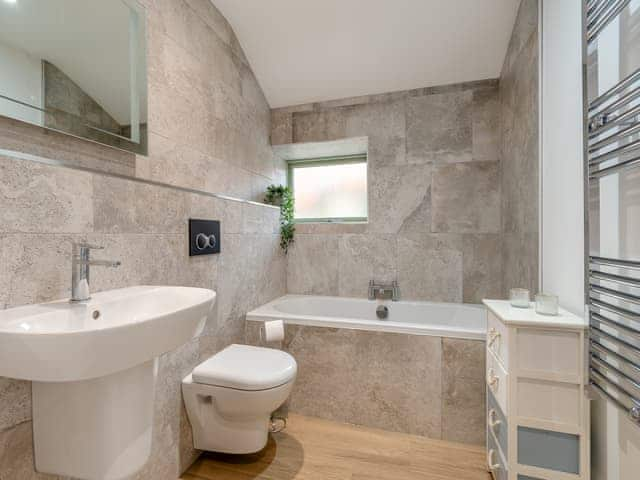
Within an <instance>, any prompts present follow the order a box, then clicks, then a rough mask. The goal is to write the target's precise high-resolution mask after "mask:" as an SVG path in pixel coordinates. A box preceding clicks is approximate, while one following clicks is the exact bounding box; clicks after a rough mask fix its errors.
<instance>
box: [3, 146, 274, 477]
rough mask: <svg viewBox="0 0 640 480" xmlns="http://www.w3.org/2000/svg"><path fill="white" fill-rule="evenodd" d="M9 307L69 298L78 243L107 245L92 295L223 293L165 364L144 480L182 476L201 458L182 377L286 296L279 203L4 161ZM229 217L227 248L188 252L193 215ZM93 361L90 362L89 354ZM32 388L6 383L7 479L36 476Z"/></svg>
mask: <svg viewBox="0 0 640 480" xmlns="http://www.w3.org/2000/svg"><path fill="white" fill-rule="evenodd" d="M0 178H2V182H1V183H0V212H2V215H0V266H1V268H0V306H4V307H13V306H17V305H23V304H28V303H35V302H42V301H47V300H53V299H58V298H64V297H67V296H68V295H69V289H70V279H71V243H72V242H73V241H78V240H88V241H90V242H91V243H97V244H100V245H104V247H105V250H103V251H100V252H97V253H96V254H95V256H96V258H107V259H114V260H120V261H121V262H122V266H121V267H120V268H117V269H106V268H100V267H94V268H93V269H92V272H91V280H92V289H93V290H105V289H111V288H119V287H125V286H130V285H141V284H142V285H156V284H160V285H184V286H197V287H204V288H211V289H214V290H216V291H217V293H218V297H217V302H216V309H215V310H214V313H213V314H212V315H211V317H210V319H209V323H208V325H207V327H206V329H205V331H204V333H203V334H202V336H200V337H199V338H197V339H195V340H193V341H192V342H190V343H189V344H187V345H185V346H184V347H182V348H179V349H178V350H176V351H174V352H170V353H168V354H166V355H163V356H162V357H161V359H160V372H159V376H158V383H157V387H156V409H155V420H154V438H153V446H152V451H153V454H152V459H151V461H150V462H149V463H148V465H147V467H146V468H145V470H144V471H143V472H142V473H141V474H140V475H139V476H138V477H137V478H140V479H144V480H148V479H151V478H153V479H154V480H164V479H166V480H175V479H176V478H177V476H178V474H179V470H180V469H181V468H185V467H187V466H188V465H189V463H190V462H191V461H192V460H193V459H194V451H193V448H192V443H191V438H190V427H189V424H188V423H187V421H186V417H185V416H184V412H183V410H182V400H181V393H180V381H181V379H182V378H183V377H184V376H185V375H186V374H187V373H189V372H190V371H191V369H192V368H193V367H194V366H195V365H196V364H197V363H198V362H199V361H200V360H201V359H203V358H205V357H207V356H209V355H211V354H212V353H214V352H216V351H218V350H220V349H222V348H223V347H225V346H226V345H229V344H230V343H233V342H242V340H243V338H244V314H245V313H246V312H247V311H249V310H251V309H253V308H255V307H257V306H259V305H261V304H263V303H265V302H267V301H269V300H272V299H273V298H276V297H278V296H280V295H283V294H284V292H285V259H284V256H283V254H282V253H281V250H280V247H279V236H278V234H277V231H278V230H277V229H278V218H279V211H278V210H277V209H275V208H272V207H266V206H261V205H257V204H251V203H242V202H236V201H231V200H222V199H218V198H213V197H210V196H206V195H200V194H193V193H187V192H184V191H181V190H176V189H172V188H163V187H157V186H150V185H146V184H143V183H140V182H136V181H132V180H123V179H119V178H113V177H108V176H105V175H102V174H91V173H87V172H81V171H77V170H72V169H67V168H62V167H53V166H48V165H41V164H37V163H32V162H28V161H24V160H16V159H11V158H7V157H0ZM189 217H197V218H212V219H220V220H221V222H222V224H221V226H222V239H221V240H222V241H221V247H222V252H221V254H220V255H215V256H200V257H193V258H190V257H189V256H188V240H187V218H189ZM78 361H83V359H78ZM30 419H31V401H30V384H29V383H28V382H23V381H17V380H11V379H6V378H0V478H2V479H5V478H6V479H35V478H48V477H45V476H40V475H37V474H35V473H34V471H33V465H32V447H31V422H30Z"/></svg>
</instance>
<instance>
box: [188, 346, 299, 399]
mask: <svg viewBox="0 0 640 480" xmlns="http://www.w3.org/2000/svg"><path fill="white" fill-rule="evenodd" d="M297 370H298V366H297V365H296V361H295V360H294V358H293V357H292V356H291V355H289V354H288V353H286V352H282V351H280V350H274V349H272V348H261V347H252V346H250V345H235V344H234V345H230V346H228V347H227V348H225V349H224V350H222V351H221V352H218V353H216V354H215V355H214V356H212V357H211V358H209V359H208V360H206V361H204V362H203V363H201V364H200V365H198V366H197V367H196V368H194V369H193V381H194V382H196V383H204V384H206V385H215V386H218V387H228V388H235V389H238V390H267V389H269V388H275V387H278V386H280V385H283V384H285V383H288V382H290V381H291V380H293V379H294V378H295V376H296V372H297Z"/></svg>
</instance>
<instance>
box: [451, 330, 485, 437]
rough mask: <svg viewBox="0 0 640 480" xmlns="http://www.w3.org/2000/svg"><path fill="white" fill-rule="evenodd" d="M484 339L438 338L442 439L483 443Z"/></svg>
mask: <svg viewBox="0 0 640 480" xmlns="http://www.w3.org/2000/svg"><path fill="white" fill-rule="evenodd" d="M484 378H485V342H483V341H476V340H460V339H453V338H443V339H442V438H443V439H444V440H450V441H454V442H464V443H475V444H483V443H484V441H485V435H486V430H485V429H486V423H485V413H486V410H485V398H486V386H485V381H484Z"/></svg>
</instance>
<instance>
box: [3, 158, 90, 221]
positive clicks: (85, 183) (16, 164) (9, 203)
mask: <svg viewBox="0 0 640 480" xmlns="http://www.w3.org/2000/svg"><path fill="white" fill-rule="evenodd" d="M0 178H1V179H2V182H0V212H2V216H0V232H7V233H18V232H22V233H34V232H51V233H74V232H83V231H86V230H88V229H91V228H93V209H92V204H91V197H92V193H93V190H92V188H93V187H92V184H91V176H90V175H89V174H88V173H84V172H79V171H74V170H69V169H60V168H56V167H51V166H48V165H42V164H37V163H33V162H29V161H20V160H15V159H12V158H8V157H0ZM87 199H88V200H87Z"/></svg>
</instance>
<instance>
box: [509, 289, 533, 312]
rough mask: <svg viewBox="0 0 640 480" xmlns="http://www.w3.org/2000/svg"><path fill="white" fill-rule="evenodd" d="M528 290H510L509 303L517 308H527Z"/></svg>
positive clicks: (528, 300)
mask: <svg viewBox="0 0 640 480" xmlns="http://www.w3.org/2000/svg"><path fill="white" fill-rule="evenodd" d="M529 302H530V299H529V290H527V289H526V288H512V289H511V290H509V303H511V306H513V307H517V308H529Z"/></svg>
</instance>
